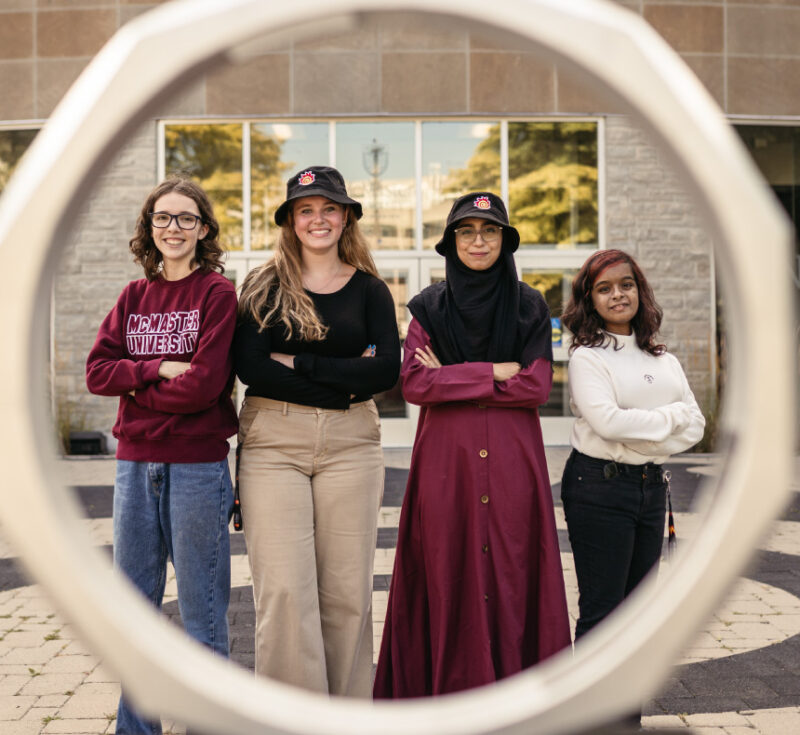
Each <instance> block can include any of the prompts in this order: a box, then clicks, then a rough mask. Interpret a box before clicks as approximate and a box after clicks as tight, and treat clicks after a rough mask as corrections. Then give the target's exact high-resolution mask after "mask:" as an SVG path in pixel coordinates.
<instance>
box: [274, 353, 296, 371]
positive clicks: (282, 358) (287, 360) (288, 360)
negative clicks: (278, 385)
mask: <svg viewBox="0 0 800 735" xmlns="http://www.w3.org/2000/svg"><path fill="white" fill-rule="evenodd" d="M269 356H270V357H271V358H272V359H273V360H275V362H279V363H280V364H281V365H285V366H286V367H287V368H289V370H294V355H287V354H285V353H283V352H270V354H269Z"/></svg>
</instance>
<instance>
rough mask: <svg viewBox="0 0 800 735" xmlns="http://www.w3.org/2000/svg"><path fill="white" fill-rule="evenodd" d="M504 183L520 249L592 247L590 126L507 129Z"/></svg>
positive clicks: (593, 143)
mask: <svg viewBox="0 0 800 735" xmlns="http://www.w3.org/2000/svg"><path fill="white" fill-rule="evenodd" d="M508 178H509V182H508V197H509V205H510V206H509V216H510V218H511V221H512V222H513V223H514V224H515V226H516V227H517V229H518V230H519V234H520V239H521V242H522V244H524V245H533V246H538V247H542V246H545V247H554V246H555V247H556V248H558V249H559V250H563V249H570V248H578V247H587V246H588V247H592V248H596V247H597V241H598V236H597V125H596V124H595V123H588V122H575V123H564V122H551V123H542V122H511V123H509V124H508Z"/></svg>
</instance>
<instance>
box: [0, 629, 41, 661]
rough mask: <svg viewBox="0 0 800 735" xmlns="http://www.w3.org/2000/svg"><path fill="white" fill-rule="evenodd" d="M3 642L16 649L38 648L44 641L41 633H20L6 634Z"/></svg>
mask: <svg viewBox="0 0 800 735" xmlns="http://www.w3.org/2000/svg"><path fill="white" fill-rule="evenodd" d="M3 642H4V643H6V644H8V645H9V646H13V647H14V648H38V647H39V646H41V645H42V643H43V642H44V640H43V638H42V634H41V633H30V632H25V631H20V632H19V633H17V632H13V633H6V635H5V638H4V639H3ZM3 658H5V656H4V657H3Z"/></svg>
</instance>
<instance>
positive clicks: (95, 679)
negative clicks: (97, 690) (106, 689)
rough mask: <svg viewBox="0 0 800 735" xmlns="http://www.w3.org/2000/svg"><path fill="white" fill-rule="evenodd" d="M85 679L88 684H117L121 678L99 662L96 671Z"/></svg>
mask: <svg viewBox="0 0 800 735" xmlns="http://www.w3.org/2000/svg"><path fill="white" fill-rule="evenodd" d="M84 681H85V682H86V683H87V684H102V683H106V684H116V683H117V682H118V681H119V679H118V677H116V676H115V675H114V674H112V673H111V672H110V671H109V670H108V669H106V668H105V667H104V666H103V664H98V665H97V666H96V667H95V669H94V671H92V673H91V674H89V675H88V676H87V677H86V679H84Z"/></svg>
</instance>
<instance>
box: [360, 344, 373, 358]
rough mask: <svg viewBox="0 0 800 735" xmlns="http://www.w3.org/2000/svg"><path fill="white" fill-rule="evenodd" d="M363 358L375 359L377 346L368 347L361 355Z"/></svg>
mask: <svg viewBox="0 0 800 735" xmlns="http://www.w3.org/2000/svg"><path fill="white" fill-rule="evenodd" d="M361 357H375V345H367V348H366V349H365V350H364V351H363V352H362V353H361Z"/></svg>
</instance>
